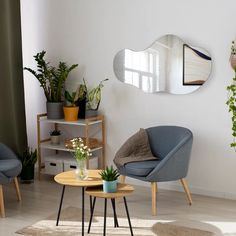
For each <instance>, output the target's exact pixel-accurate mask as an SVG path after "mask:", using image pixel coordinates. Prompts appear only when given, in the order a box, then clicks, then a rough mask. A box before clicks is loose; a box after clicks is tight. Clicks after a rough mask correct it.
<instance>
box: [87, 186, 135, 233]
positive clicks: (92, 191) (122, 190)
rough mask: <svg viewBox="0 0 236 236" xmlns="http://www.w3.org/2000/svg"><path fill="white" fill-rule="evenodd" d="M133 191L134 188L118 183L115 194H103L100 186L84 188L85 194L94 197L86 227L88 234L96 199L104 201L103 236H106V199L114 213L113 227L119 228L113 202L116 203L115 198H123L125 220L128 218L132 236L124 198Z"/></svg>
mask: <svg viewBox="0 0 236 236" xmlns="http://www.w3.org/2000/svg"><path fill="white" fill-rule="evenodd" d="M133 191H134V188H133V187H132V186H131V185H128V184H120V183H119V184H118V186H117V192H115V193H104V192H103V189H102V186H98V187H88V188H86V190H85V192H86V194H88V195H89V196H92V197H94V199H93V203H92V210H91V216H90V221H89V226H88V233H90V228H91V224H92V220H93V213H94V208H95V203H96V198H104V200H105V204H104V227H103V235H106V216H107V199H111V202H112V208H113V212H114V226H115V227H119V225H118V219H117V215H116V207H115V201H116V198H123V199H124V204H125V210H126V214H127V218H128V223H129V228H130V233H131V235H132V236H133V230H132V225H131V221H130V217H129V210H128V206H127V202H126V198H125V197H126V196H127V195H129V194H131V193H132V192H133Z"/></svg>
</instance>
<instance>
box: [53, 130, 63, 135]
mask: <svg viewBox="0 0 236 236" xmlns="http://www.w3.org/2000/svg"><path fill="white" fill-rule="evenodd" d="M50 135H51V136H59V135H61V131H60V130H53V131H51V132H50Z"/></svg>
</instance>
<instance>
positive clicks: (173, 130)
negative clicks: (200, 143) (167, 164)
mask: <svg viewBox="0 0 236 236" xmlns="http://www.w3.org/2000/svg"><path fill="white" fill-rule="evenodd" d="M146 131H147V134H148V138H149V143H150V146H151V150H152V153H153V155H154V156H156V157H158V158H160V159H163V158H164V157H165V156H166V155H167V154H168V153H169V152H170V151H171V150H172V149H173V148H174V147H176V146H177V145H178V144H179V143H181V142H183V141H188V140H190V139H192V138H193V135H192V132H191V131H190V130H189V129H187V128H184V127H179V126H156V127H151V128H148V129H146Z"/></svg>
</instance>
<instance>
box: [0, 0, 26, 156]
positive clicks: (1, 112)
mask: <svg viewBox="0 0 236 236" xmlns="http://www.w3.org/2000/svg"><path fill="white" fill-rule="evenodd" d="M20 22H21V18H20V0H0V142H2V143H5V144H6V145H8V146H10V147H11V148H12V149H13V150H14V151H16V152H17V153H21V152H22V151H23V150H24V149H25V148H26V146H27V135H26V122H25V105H24V87H23V70H22V67H23V66H22V45H21V23H20Z"/></svg>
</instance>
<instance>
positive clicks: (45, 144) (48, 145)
mask: <svg viewBox="0 0 236 236" xmlns="http://www.w3.org/2000/svg"><path fill="white" fill-rule="evenodd" d="M40 147H41V148H44V149H50V150H58V151H65V152H70V151H73V150H72V149H67V148H66V147H65V145H64V142H61V143H60V144H51V141H47V142H43V143H41V144H40ZM100 149H102V146H98V147H96V148H92V149H91V152H95V151H97V150H100Z"/></svg>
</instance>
